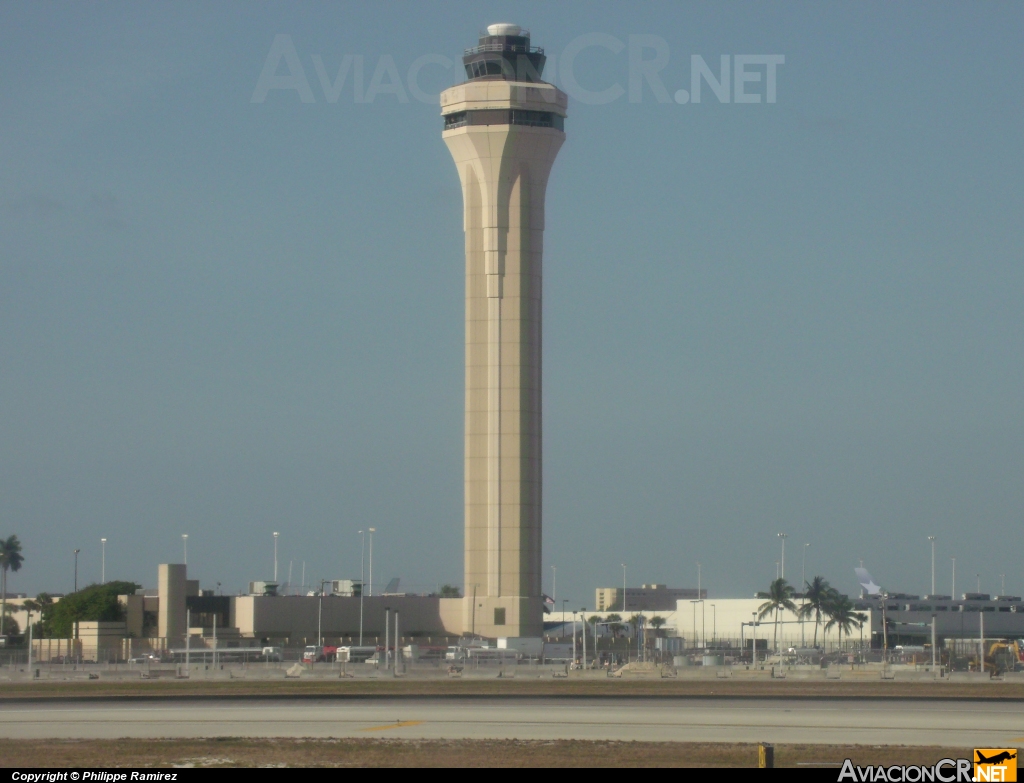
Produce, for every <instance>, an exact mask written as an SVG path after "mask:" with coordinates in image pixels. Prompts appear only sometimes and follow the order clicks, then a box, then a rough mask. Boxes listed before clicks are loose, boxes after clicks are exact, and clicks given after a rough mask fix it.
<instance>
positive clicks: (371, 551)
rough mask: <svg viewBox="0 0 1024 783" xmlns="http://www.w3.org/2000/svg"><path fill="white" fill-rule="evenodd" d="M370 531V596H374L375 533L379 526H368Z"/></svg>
mask: <svg viewBox="0 0 1024 783" xmlns="http://www.w3.org/2000/svg"><path fill="white" fill-rule="evenodd" d="M367 530H369V531H370V598H373V534H374V533H376V532H377V528H375V527H368V528H367Z"/></svg>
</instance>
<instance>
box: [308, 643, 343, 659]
mask: <svg viewBox="0 0 1024 783" xmlns="http://www.w3.org/2000/svg"><path fill="white" fill-rule="evenodd" d="M337 657H338V648H337V647H329V646H324V647H319V646H317V645H315V644H311V645H309V646H308V647H307V648H306V649H305V650H304V651H303V653H302V662H303V663H321V662H324V661H334V660H337Z"/></svg>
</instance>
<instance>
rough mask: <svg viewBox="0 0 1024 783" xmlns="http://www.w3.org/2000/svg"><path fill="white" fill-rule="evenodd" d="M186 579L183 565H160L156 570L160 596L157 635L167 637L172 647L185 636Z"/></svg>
mask: <svg viewBox="0 0 1024 783" xmlns="http://www.w3.org/2000/svg"><path fill="white" fill-rule="evenodd" d="M186 581H187V580H186V576H185V566H184V565H182V564H180V563H173V564H168V563H162V564H161V565H160V567H159V569H158V572H157V592H158V593H159V596H160V611H159V632H158V635H159V636H160V637H161V638H164V639H167V640H168V644H170V645H171V646H172V647H173V646H176V645H177V644H178V643H179V641H180V640H183V639H184V638H185V592H186V589H187V585H186Z"/></svg>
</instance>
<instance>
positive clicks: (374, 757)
mask: <svg viewBox="0 0 1024 783" xmlns="http://www.w3.org/2000/svg"><path fill="white" fill-rule="evenodd" d="M958 757H959V758H970V757H971V749H970V748H940V747H903V746H880V747H871V746H865V745H776V746H775V765H776V766H779V767H829V766H835V767H836V768H838V766H839V765H840V764H841V763H842V761H843V759H846V758H850V759H852V760H853V762H854V763H855V764H858V765H866V764H873V765H877V764H882V765H886V766H888V765H891V764H925V765H928V766H930V765H932V764H934V763H935V762H937V761H938V760H939V759H943V758H958ZM0 758H2V759H3V760H4V766H7V767H49V768H54V767H98V768H104V767H280V766H285V767H556V766H557V767H562V768H565V767H577V766H586V767H676V766H680V767H756V766H757V745H753V744H739V745H730V744H724V743H691V742H587V741H578V740H558V741H550V742H545V741H523V740H429V741H427V740H423V741H411V740H391V739H339V740H331V739H270V740H267V739H252V740H250V739H235V738H218V739H206V740H193V739H189V740H133V739H122V740H56V741H55V740H0Z"/></svg>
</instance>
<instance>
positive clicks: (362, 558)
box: [302, 530, 366, 647]
mask: <svg viewBox="0 0 1024 783" xmlns="http://www.w3.org/2000/svg"><path fill="white" fill-rule="evenodd" d="M365 550H366V536H365V534H364V533H363V531H362V530H360V531H359V646H360V647H362V646H363V593H365V592H366V583H365V582H364V581H363V569H364V568H365V567H366V552H365ZM302 571H303V574H305V571H306V563H305V561H303V563H302Z"/></svg>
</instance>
